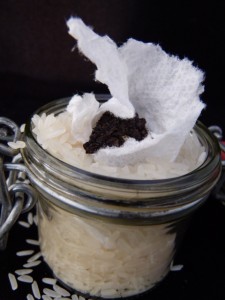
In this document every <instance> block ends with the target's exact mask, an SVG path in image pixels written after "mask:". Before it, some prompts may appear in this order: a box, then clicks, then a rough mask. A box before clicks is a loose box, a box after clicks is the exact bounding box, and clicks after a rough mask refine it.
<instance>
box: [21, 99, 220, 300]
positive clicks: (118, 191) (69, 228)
mask: <svg viewBox="0 0 225 300" xmlns="http://www.w3.org/2000/svg"><path fill="white" fill-rule="evenodd" d="M66 104H67V101H65V100H60V101H57V102H54V103H51V104H49V105H47V106H46V107H44V108H41V109H40V110H39V111H38V113H39V114H41V113H42V112H45V113H47V114H48V113H52V112H54V113H55V114H58V113H60V112H62V111H64V109H65V106H66ZM195 133H196V134H197V136H198V138H199V140H200V142H201V144H202V145H203V146H204V147H205V149H206V153H207V157H206V159H205V161H204V163H203V164H202V165H201V166H200V167H198V168H197V169H196V170H194V171H193V172H191V173H189V174H186V175H184V176H180V177H176V178H170V179H164V180H138V179H137V180H129V179H122V178H112V177H108V176H103V175H97V174H93V173H90V172H87V171H85V170H82V169H79V168H76V167H72V166H70V165H68V164H66V163H64V162H62V161H60V160H58V159H57V158H55V157H53V156H52V155H50V154H49V153H47V152H46V151H45V150H44V149H42V147H41V146H40V145H39V144H38V142H37V140H36V138H35V136H34V135H33V133H32V124H31V122H30V123H29V124H27V126H26V131H25V138H24V140H25V142H26V148H24V150H23V151H22V155H23V159H24V163H25V165H26V167H27V171H28V174H29V177H30V180H31V183H32V184H33V186H34V187H35V188H36V190H37V192H38V198H39V201H38V207H39V209H38V211H39V225H38V227H39V236H40V242H41V250H42V253H43V257H44V259H45V261H46V262H47V264H48V265H49V266H50V268H51V269H52V270H53V273H54V274H55V276H56V277H57V278H59V279H60V280H61V281H62V282H64V283H65V284H66V285H68V286H69V287H71V288H73V289H75V290H77V291H79V292H81V293H83V294H88V295H90V296H97V297H102V298H120V297H127V296H131V295H137V294H140V293H143V292H145V291H147V290H149V289H151V288H152V287H153V286H155V285H156V284H157V283H158V282H160V281H161V280H162V279H163V278H164V277H165V275H166V274H167V273H168V272H169V269H170V264H171V262H172V260H173V257H174V254H175V253H176V249H177V245H178V244H179V242H180V240H181V238H182V236H183V232H184V229H185V224H186V222H187V221H188V220H189V219H190V216H191V214H192V213H193V212H194V211H195V210H196V209H197V208H198V207H199V206H200V205H201V204H202V203H203V202H204V201H205V199H206V198H207V196H208V195H209V193H210V191H211V190H212V188H213V187H214V185H215V184H216V182H217V180H218V179H219V177H220V172H221V162H220V150H219V146H218V143H217V141H216V139H215V138H214V137H213V136H212V135H211V134H210V132H209V131H208V130H207V129H206V128H205V127H204V126H203V125H202V124H198V125H197V126H196V128H195Z"/></svg>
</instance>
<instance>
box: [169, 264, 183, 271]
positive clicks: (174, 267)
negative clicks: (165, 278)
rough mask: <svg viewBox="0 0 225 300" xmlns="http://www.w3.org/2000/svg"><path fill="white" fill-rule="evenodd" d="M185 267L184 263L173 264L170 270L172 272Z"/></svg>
mask: <svg viewBox="0 0 225 300" xmlns="http://www.w3.org/2000/svg"><path fill="white" fill-rule="evenodd" d="M183 267H184V266H183V265H171V266H170V271H172V272H176V271H181V270H182V269H183Z"/></svg>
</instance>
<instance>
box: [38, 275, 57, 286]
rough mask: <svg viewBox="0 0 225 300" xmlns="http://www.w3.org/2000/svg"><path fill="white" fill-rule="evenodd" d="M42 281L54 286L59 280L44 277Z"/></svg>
mask: <svg viewBox="0 0 225 300" xmlns="http://www.w3.org/2000/svg"><path fill="white" fill-rule="evenodd" d="M42 281H43V282H44V283H46V284H50V285H54V284H56V281H57V280H56V279H55V278H48V277H44V278H42Z"/></svg>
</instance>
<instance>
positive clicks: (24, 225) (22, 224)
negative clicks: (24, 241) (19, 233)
mask: <svg viewBox="0 0 225 300" xmlns="http://www.w3.org/2000/svg"><path fill="white" fill-rule="evenodd" d="M18 223H19V224H20V225H21V226H23V227H25V228H30V224H29V223H27V222H24V221H19V222H18Z"/></svg>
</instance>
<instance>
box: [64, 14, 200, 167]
mask: <svg viewBox="0 0 225 300" xmlns="http://www.w3.org/2000/svg"><path fill="white" fill-rule="evenodd" d="M67 25H68V27H69V33H70V35H72V36H73V37H74V38H75V39H76V40H77V43H78V48H79V50H80V51H81V52H82V53H83V54H84V55H85V56H86V57H88V58H89V59H90V60H91V61H92V62H93V63H94V64H95V65H96V66H97V71H96V74H95V78H96V80H98V81H100V82H102V83H105V84H106V85H107V86H108V88H109V91H110V93H111V95H112V98H111V99H110V100H108V101H107V102H106V103H104V104H102V105H101V106H99V107H98V106H97V105H94V104H93V107H94V109H93V112H92V113H90V106H89V104H88V101H87V102H86V104H83V106H82V107H83V108H85V107H86V109H87V111H88V112H89V116H90V115H92V116H91V117H90V118H91V119H90V120H91V121H90V123H89V125H90V124H92V126H93V120H96V118H97V117H98V115H100V114H102V113H103V112H105V111H110V112H112V113H113V114H115V115H116V116H118V117H121V118H132V117H134V115H135V112H136V113H138V115H139V116H140V117H142V118H145V119H146V122H147V128H148V130H149V134H148V136H147V137H146V138H145V139H144V140H142V141H136V140H134V139H132V138H128V139H127V140H126V142H125V143H124V144H123V146H121V147H117V148H116V147H107V148H103V149H100V150H99V151H98V152H97V153H95V154H92V155H94V156H95V160H96V161H102V162H105V163H107V164H108V165H113V166H124V165H129V164H135V163H138V162H143V161H145V160H151V159H157V158H163V159H164V160H167V161H174V160H175V159H176V157H177V155H178V153H179V151H180V149H181V147H182V145H183V143H184V141H185V139H186V137H187V135H188V134H189V133H190V131H191V129H192V128H193V127H194V125H195V122H196V120H197V119H198V117H199V115H200V113H201V111H202V109H203V108H204V106H205V105H204V104H203V103H202V102H201V101H200V99H199V95H200V94H201V93H202V92H203V90H204V88H203V86H202V81H203V79H204V74H203V72H202V71H201V70H199V69H198V68H196V67H194V66H193V65H192V63H191V62H190V61H189V60H188V59H186V58H185V59H179V58H178V57H176V56H171V55H168V54H167V53H165V52H164V51H163V50H162V49H161V47H160V46H159V45H154V44H152V43H143V42H140V41H136V40H134V39H129V40H128V41H127V42H126V43H125V44H124V45H122V46H121V47H117V46H116V44H115V43H114V42H113V41H112V40H111V39H110V38H109V37H108V36H104V37H101V36H99V35H97V34H96V33H94V32H93V31H92V29H91V28H89V27H88V26H86V25H85V24H84V23H83V21H82V20H81V19H79V18H71V19H70V20H69V21H68V22H67ZM75 97H77V96H75ZM85 98H86V99H88V98H89V97H88V96H87V95H86V96H84V97H83V100H82V101H84V102H85ZM92 100H93V97H92ZM74 101H75V102H76V101H78V102H79V101H80V98H79V100H74ZM70 107H71V106H70ZM68 111H69V112H70V113H71V114H72V115H73V131H74V136H77V132H78V131H79V134H80V132H82V130H81V129H80V128H79V126H77V125H78V124H80V123H79V121H78V120H80V119H81V115H80V114H81V113H82V114H84V113H85V109H84V110H80V109H79V108H78V106H77V105H74V109H69V110H68ZM90 134H91V132H90V126H89V130H88V133H87V131H85V130H84V136H83V137H82V133H81V136H80V140H82V141H83V142H85V141H87V140H86V139H87V137H88V135H90Z"/></svg>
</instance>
